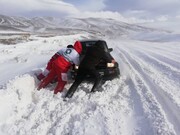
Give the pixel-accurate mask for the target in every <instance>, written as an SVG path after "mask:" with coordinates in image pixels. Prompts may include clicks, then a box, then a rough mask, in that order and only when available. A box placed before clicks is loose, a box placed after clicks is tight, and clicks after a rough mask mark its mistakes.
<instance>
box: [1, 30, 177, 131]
mask: <svg viewBox="0 0 180 135" xmlns="http://www.w3.org/2000/svg"><path fill="white" fill-rule="evenodd" d="M160 33H161V31H159V34H158V35H161V34H160ZM145 34H146V33H145V32H143V33H142V34H141V35H140V34H139V35H138V36H134V38H127V37H124V36H122V37H120V38H119V39H118V38H116V39H114V40H113V39H112V38H108V37H105V38H104V40H106V41H107V44H108V46H109V47H112V48H113V49H114V50H113V52H112V53H111V54H112V55H113V57H114V58H115V59H116V61H117V62H118V63H119V65H120V70H121V76H120V77H119V78H116V79H114V80H112V81H107V82H106V83H105V84H104V85H103V86H102V87H103V89H104V91H102V92H95V93H89V92H88V90H89V89H90V88H91V87H92V84H88V83H86V82H84V83H82V84H81V85H80V87H79V88H78V89H77V91H76V92H75V94H74V96H73V97H72V98H71V99H69V100H67V101H63V96H64V94H65V93H66V92H67V90H68V88H69V87H70V86H71V84H72V81H70V82H69V83H68V84H67V85H66V86H65V89H64V91H63V92H62V93H58V94H57V95H55V96H54V95H53V92H52V90H53V88H54V85H50V86H48V87H47V88H44V89H42V90H40V91H37V90H36V87H37V85H38V83H39V82H38V80H37V79H36V78H35V76H34V72H37V71H38V70H39V69H43V68H44V67H45V65H46V63H47V61H48V60H49V59H50V57H51V56H52V55H53V54H54V53H55V52H56V51H57V50H59V48H61V47H63V46H66V45H68V44H73V43H74V42H75V41H76V40H79V39H84V38H86V39H87V38H91V37H90V36H89V35H88V34H74V35H66V36H55V37H46V38H41V37H37V36H33V37H32V38H33V39H34V40H33V41H29V42H26V43H18V44H16V45H2V44H1V45H0V65H1V66H0V75H1V76H0V135H179V134H180V61H179V59H180V42H179V40H176V42H174V41H173V40H168V41H166V40H164V38H165V37H167V39H168V36H167V34H165V36H164V37H163V34H164V33H163V32H162V35H161V36H162V37H163V38H161V37H160V36H158V37H156V39H155V40H154V38H155V36H154V35H157V33H154V35H153V32H152V33H151V34H148V38H147V36H146V35H145ZM150 35H151V36H152V38H150V37H149V36H150ZM169 35H171V37H173V36H174V38H177V39H178V38H180V37H179V36H177V34H176V35H173V33H169ZM145 37H146V38H145Z"/></svg>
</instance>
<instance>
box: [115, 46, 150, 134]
mask: <svg viewBox="0 0 180 135" xmlns="http://www.w3.org/2000/svg"><path fill="white" fill-rule="evenodd" d="M117 49H118V47H116V49H115V52H116V53H115V54H116V55H118V56H116V57H119V58H121V59H120V60H121V61H120V65H127V66H126V67H123V68H128V70H129V73H127V74H131V72H133V71H132V69H131V67H130V65H129V63H128V60H127V59H126V57H124V55H122V54H121V53H120V52H119V49H118V50H117ZM126 70H127V69H126ZM121 71H122V70H121ZM127 74H126V75H127ZM127 76H128V78H127V79H126V80H125V83H126V84H127V86H128V87H129V90H130V99H131V101H132V107H133V111H134V112H133V113H134V117H135V118H137V119H138V121H137V125H138V127H139V128H140V129H139V130H140V131H139V133H138V134H140V135H145V134H147V133H152V132H153V127H152V124H151V121H150V120H149V119H147V118H146V114H145V112H144V109H143V102H142V101H141V97H140V95H139V93H138V92H137V90H136V88H135V87H136V86H135V84H134V82H133V80H132V78H129V75H127Z"/></svg>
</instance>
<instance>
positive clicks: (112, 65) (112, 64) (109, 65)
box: [107, 63, 115, 67]
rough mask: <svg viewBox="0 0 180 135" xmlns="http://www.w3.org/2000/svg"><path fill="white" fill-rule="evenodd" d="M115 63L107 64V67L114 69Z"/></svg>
mask: <svg viewBox="0 0 180 135" xmlns="http://www.w3.org/2000/svg"><path fill="white" fill-rule="evenodd" d="M114 66H115V65H114V63H107V67H114Z"/></svg>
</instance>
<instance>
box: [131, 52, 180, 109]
mask: <svg viewBox="0 0 180 135" xmlns="http://www.w3.org/2000/svg"><path fill="white" fill-rule="evenodd" d="M129 51H130V52H131V55H132V56H133V59H134V60H136V61H137V63H139V64H140V63H141V66H143V70H144V72H146V73H147V74H149V77H151V79H152V80H153V81H154V82H155V83H156V85H158V86H159V87H161V89H162V90H163V91H164V92H165V93H166V94H167V95H171V96H169V98H170V99H171V100H173V102H174V103H175V104H177V105H178V106H179V105H180V102H179V100H178V99H179V98H180V94H179V88H180V73H179V72H176V71H173V70H171V68H170V67H167V66H166V65H163V64H162V63H161V62H159V61H158V60H156V59H154V58H151V56H149V55H148V54H145V53H143V52H140V51H137V50H136V49H135V51H134V49H133V51H132V50H129ZM129 51H128V52H129ZM134 54H136V55H134ZM142 54H143V55H142ZM137 56H138V57H137ZM167 82H168V83H167ZM169 89H171V91H169Z"/></svg>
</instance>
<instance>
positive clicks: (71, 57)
mask: <svg viewBox="0 0 180 135" xmlns="http://www.w3.org/2000/svg"><path fill="white" fill-rule="evenodd" d="M81 51H82V45H81V43H80V42H79V41H76V42H75V44H74V47H73V46H68V47H67V48H63V49H61V50H60V51H58V52H57V53H56V54H55V55H54V56H55V58H53V57H52V58H53V59H52V58H51V60H50V61H49V62H48V65H47V68H48V70H49V69H50V70H49V73H48V74H47V76H46V77H45V78H44V79H43V80H42V81H41V82H40V84H39V86H38V88H37V89H38V90H40V89H42V88H44V87H46V86H47V85H48V84H49V83H50V82H51V81H52V80H53V79H55V77H56V76H57V78H58V84H57V86H56V87H55V89H54V94H57V93H58V92H61V91H62V90H63V88H64V86H65V84H66V83H67V71H68V70H69V68H70V67H71V66H72V65H73V64H75V65H79V55H80V53H81ZM49 67H50V68H49ZM47 68H46V69H47Z"/></svg>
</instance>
